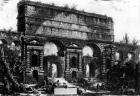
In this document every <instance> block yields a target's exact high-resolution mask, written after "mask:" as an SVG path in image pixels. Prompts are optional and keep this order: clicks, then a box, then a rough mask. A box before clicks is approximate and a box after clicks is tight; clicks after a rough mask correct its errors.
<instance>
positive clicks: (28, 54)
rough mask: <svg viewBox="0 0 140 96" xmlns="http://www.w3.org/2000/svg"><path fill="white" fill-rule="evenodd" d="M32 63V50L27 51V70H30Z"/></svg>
mask: <svg viewBox="0 0 140 96" xmlns="http://www.w3.org/2000/svg"><path fill="white" fill-rule="evenodd" d="M30 64H31V62H30V50H29V49H27V68H28V69H29V68H30V66H31V65H30Z"/></svg>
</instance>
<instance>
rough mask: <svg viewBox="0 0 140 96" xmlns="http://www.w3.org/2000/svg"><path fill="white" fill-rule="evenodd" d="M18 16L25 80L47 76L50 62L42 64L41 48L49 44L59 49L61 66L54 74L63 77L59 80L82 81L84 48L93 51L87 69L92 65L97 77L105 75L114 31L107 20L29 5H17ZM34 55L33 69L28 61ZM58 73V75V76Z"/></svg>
mask: <svg viewBox="0 0 140 96" xmlns="http://www.w3.org/2000/svg"><path fill="white" fill-rule="evenodd" d="M18 13H19V14H18V32H20V33H22V34H23V35H24V36H23V40H24V44H23V50H24V51H23V54H22V55H23V58H24V61H25V62H26V63H25V64H27V70H26V73H27V74H26V75H27V76H26V77H27V78H28V77H33V73H32V72H33V71H34V70H37V72H38V75H39V76H42V77H43V76H44V75H45V74H46V76H51V74H49V73H50V72H49V71H51V65H52V63H54V61H51V60H50V61H49V59H48V61H47V60H46V61H47V62H46V61H45V60H43V58H44V56H43V55H44V54H43V50H44V49H43V46H44V45H45V43H46V42H53V43H54V44H56V45H57V46H58V47H59V48H60V50H59V52H58V53H59V54H58V57H61V58H63V63H61V64H59V63H57V66H61V67H62V68H58V73H63V75H60V77H65V78H66V79H71V78H74V77H76V78H80V77H85V70H86V63H87V62H83V59H84V58H85V57H83V55H82V49H83V48H84V46H90V47H91V48H92V49H93V50H94V55H93V57H92V58H91V60H90V61H89V63H90V64H89V66H93V63H95V65H96V66H98V68H99V69H98V70H99V71H100V74H105V73H106V69H107V66H106V63H109V64H108V66H112V64H113V62H114V47H113V42H114V32H113V30H114V29H113V20H112V18H111V17H107V16H104V15H99V14H94V13H86V12H82V11H77V10H72V9H69V8H64V7H58V6H53V5H48V4H42V3H38V2H30V1H22V2H20V3H19V4H18ZM34 54H36V56H37V57H36V58H38V59H37V60H38V61H36V62H38V65H37V66H35V67H33V66H32V62H33V61H32V59H30V58H32V56H33V55H34ZM74 60H75V61H74ZM107 60H108V61H110V62H107ZM44 62H46V64H44ZM91 62H92V63H91ZM74 64H75V66H73V65H74ZM45 66H47V67H45ZM94 67H95V66H94ZM44 68H48V70H46V69H44ZM60 69H61V71H62V72H59V70H60ZM91 70H92V69H91ZM94 71H95V70H94ZM92 73H93V72H92ZM92 73H91V74H92ZM93 77H94V76H93ZM27 81H28V80H27Z"/></svg>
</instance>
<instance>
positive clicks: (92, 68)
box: [82, 44, 102, 78]
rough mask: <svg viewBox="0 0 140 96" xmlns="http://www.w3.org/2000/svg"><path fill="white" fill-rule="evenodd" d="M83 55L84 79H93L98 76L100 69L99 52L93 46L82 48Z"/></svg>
mask: <svg viewBox="0 0 140 96" xmlns="http://www.w3.org/2000/svg"><path fill="white" fill-rule="evenodd" d="M82 54H83V70H84V68H85V73H84V74H85V77H86V78H94V77H97V76H98V75H99V74H100V69H101V63H100V61H102V60H101V57H100V54H101V51H100V49H99V47H98V46H97V45H95V44H90V45H87V46H84V48H83V50H82Z"/></svg>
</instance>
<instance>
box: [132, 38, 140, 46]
mask: <svg viewBox="0 0 140 96" xmlns="http://www.w3.org/2000/svg"><path fill="white" fill-rule="evenodd" d="M138 43H139V41H138V40H136V39H135V38H133V40H132V45H134V46H136V45H138Z"/></svg>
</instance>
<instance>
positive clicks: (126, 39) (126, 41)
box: [120, 33, 130, 44]
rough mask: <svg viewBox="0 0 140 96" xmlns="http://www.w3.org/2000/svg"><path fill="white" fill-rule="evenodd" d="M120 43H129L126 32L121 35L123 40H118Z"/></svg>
mask: <svg viewBox="0 0 140 96" xmlns="http://www.w3.org/2000/svg"><path fill="white" fill-rule="evenodd" d="M120 42H121V43H125V44H129V43H130V40H129V37H128V35H127V33H125V35H124V37H123V40H122V41H120Z"/></svg>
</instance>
